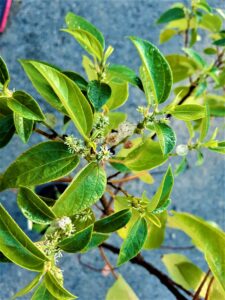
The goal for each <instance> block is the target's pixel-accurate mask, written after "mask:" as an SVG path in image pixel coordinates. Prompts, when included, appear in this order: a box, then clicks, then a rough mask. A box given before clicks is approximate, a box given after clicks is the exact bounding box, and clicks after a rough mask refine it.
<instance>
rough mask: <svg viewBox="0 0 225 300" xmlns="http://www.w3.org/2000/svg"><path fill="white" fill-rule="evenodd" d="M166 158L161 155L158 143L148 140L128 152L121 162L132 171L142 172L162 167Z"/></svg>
mask: <svg viewBox="0 0 225 300" xmlns="http://www.w3.org/2000/svg"><path fill="white" fill-rule="evenodd" d="M167 158H168V157H167V155H163V153H162V150H161V147H160V145H159V143H158V142H154V141H152V140H151V139H150V138H148V139H146V140H145V141H144V142H143V143H141V144H140V145H139V146H137V147H136V148H135V149H134V150H132V151H130V152H129V154H128V155H127V157H126V158H125V159H124V160H123V161H121V162H122V163H123V164H125V166H126V167H128V168H129V169H131V170H133V171H142V170H151V169H154V168H156V167H158V166H160V165H162V164H163V163H165V162H166V160H167Z"/></svg>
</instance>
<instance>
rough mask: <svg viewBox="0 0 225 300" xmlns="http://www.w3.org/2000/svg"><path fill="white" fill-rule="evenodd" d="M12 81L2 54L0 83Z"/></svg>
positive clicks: (0, 59) (5, 83)
mask: <svg viewBox="0 0 225 300" xmlns="http://www.w3.org/2000/svg"><path fill="white" fill-rule="evenodd" d="M9 81H10V77H9V72H8V69H7V66H6V63H5V62H4V60H3V58H2V57H1V56H0V83H1V84H2V85H3V86H4V85H8V83H9Z"/></svg>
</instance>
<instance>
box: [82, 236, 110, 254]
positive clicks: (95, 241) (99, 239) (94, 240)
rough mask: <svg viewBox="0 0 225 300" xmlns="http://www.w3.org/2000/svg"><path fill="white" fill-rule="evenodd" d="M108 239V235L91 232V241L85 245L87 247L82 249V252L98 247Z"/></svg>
mask: <svg viewBox="0 0 225 300" xmlns="http://www.w3.org/2000/svg"><path fill="white" fill-rule="evenodd" d="M108 238H109V234H104V233H99V232H93V233H92V237H91V240H90V241H89V243H88V244H87V246H86V247H85V248H84V249H83V251H82V252H86V251H89V250H91V249H94V248H96V247H98V246H100V245H101V244H102V243H103V242H104V241H105V240H107V239H108Z"/></svg>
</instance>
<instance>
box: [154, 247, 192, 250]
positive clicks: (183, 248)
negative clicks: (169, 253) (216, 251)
mask: <svg viewBox="0 0 225 300" xmlns="http://www.w3.org/2000/svg"><path fill="white" fill-rule="evenodd" d="M160 248H161V249H168V250H192V249H195V246H184V247H173V246H161V247H160Z"/></svg>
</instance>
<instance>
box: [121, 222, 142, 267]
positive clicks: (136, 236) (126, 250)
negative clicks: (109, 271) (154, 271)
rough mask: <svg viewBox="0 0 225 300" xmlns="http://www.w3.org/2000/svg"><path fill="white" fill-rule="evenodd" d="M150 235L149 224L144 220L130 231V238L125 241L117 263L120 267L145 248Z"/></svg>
mask: <svg viewBox="0 0 225 300" xmlns="http://www.w3.org/2000/svg"><path fill="white" fill-rule="evenodd" d="M147 234H148V228H147V223H146V221H145V219H144V218H140V219H139V220H137V221H136V223H135V224H134V225H133V226H132V228H131V229H130V231H129V233H128V236H127V237H126V239H125V240H124V242H123V244H122V246H121V248H120V253H119V257H118V261H117V265H118V266H120V265H122V264H124V263H125V262H127V261H128V260H130V259H132V258H133V257H135V256H136V255H137V254H138V253H139V252H140V251H141V248H142V247H143V245H144V243H145V240H146V237H147Z"/></svg>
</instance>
